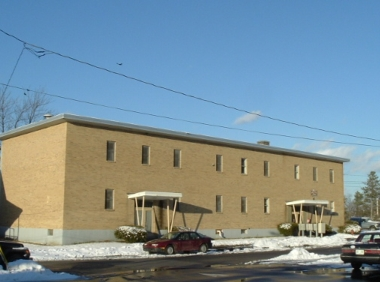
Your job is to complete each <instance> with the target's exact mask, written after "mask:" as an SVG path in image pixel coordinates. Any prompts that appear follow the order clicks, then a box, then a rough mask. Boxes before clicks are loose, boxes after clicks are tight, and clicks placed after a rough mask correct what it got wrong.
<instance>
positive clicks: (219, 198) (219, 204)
mask: <svg viewBox="0 0 380 282" xmlns="http://www.w3.org/2000/svg"><path fill="white" fill-rule="evenodd" d="M222 211H223V196H221V195H216V212H222Z"/></svg>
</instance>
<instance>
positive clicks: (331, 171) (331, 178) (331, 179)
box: [330, 169, 335, 183]
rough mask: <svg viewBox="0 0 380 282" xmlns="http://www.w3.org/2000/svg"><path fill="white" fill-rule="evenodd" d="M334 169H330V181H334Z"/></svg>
mask: <svg viewBox="0 0 380 282" xmlns="http://www.w3.org/2000/svg"><path fill="white" fill-rule="evenodd" d="M334 180H335V179H334V170H333V169H330V183H334Z"/></svg>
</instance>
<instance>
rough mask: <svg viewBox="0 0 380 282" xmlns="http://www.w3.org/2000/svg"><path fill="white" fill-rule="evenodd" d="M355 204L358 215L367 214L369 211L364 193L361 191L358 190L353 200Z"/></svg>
mask: <svg viewBox="0 0 380 282" xmlns="http://www.w3.org/2000/svg"><path fill="white" fill-rule="evenodd" d="M353 205H354V210H355V214H354V215H356V216H366V215H367V213H368V211H367V206H366V205H365V202H364V195H363V194H362V193H360V192H359V191H356V193H355V196H354V200H353Z"/></svg>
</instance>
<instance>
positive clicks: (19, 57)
mask: <svg viewBox="0 0 380 282" xmlns="http://www.w3.org/2000/svg"><path fill="white" fill-rule="evenodd" d="M24 50H25V44H24V47H23V48H22V49H21V53H20V55H19V56H18V58H17V61H16V64H15V66H14V67H13V70H12V73H11V75H10V76H9V79H8V82H7V85H6V86H5V87H4V91H3V93H2V95H4V94H5V92H6V91H7V89H8V85H9V83H10V82H11V79H12V77H13V74H14V73H15V70H16V68H17V65H18V62H19V61H20V59H21V56H22V54H23V53H24Z"/></svg>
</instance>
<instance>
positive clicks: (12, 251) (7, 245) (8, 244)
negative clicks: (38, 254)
mask: <svg viewBox="0 0 380 282" xmlns="http://www.w3.org/2000/svg"><path fill="white" fill-rule="evenodd" d="M0 247H1V249H2V250H3V253H4V256H5V258H6V259H7V261H8V262H12V261H15V260H18V259H30V251H29V249H28V248H27V247H25V246H24V245H23V244H21V243H18V242H13V241H0Z"/></svg>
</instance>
